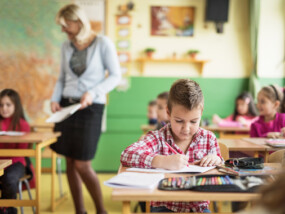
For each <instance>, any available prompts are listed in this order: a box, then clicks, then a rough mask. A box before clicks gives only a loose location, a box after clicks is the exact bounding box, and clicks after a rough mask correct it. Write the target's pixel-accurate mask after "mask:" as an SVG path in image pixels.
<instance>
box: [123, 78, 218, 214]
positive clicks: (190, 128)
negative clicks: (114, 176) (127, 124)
mask: <svg viewBox="0 0 285 214" xmlns="http://www.w3.org/2000/svg"><path fill="white" fill-rule="evenodd" d="M203 108H204V97H203V94H202V90H201V88H200V86H199V85H198V84H197V83H196V82H195V81H193V80H189V79H180V80H177V81H176V82H174V84H173V85H172V86H171V89H170V92H169V99H168V104H167V115H168V117H169V121H170V122H169V123H168V124H167V125H166V126H164V127H163V128H161V129H160V130H156V131H150V132H148V134H147V135H145V136H144V137H143V138H142V139H140V140H139V141H138V142H136V143H134V144H132V145H130V146H129V147H127V148H126V149H125V150H124V151H123V152H122V154H121V163H122V165H123V166H127V167H138V168H163V169H169V170H176V169H181V168H183V167H185V166H187V164H188V163H192V164H193V163H194V162H195V164H199V165H200V166H214V165H219V164H221V163H222V160H223V159H222V157H221V154H220V148H219V146H218V143H217V139H216V137H215V135H214V134H213V133H212V132H210V131H207V130H205V129H202V128H200V127H199V124H200V120H201V117H202V113H203ZM169 146H170V147H172V148H169ZM174 151H175V152H174ZM208 206H209V202H208V201H201V202H178V201H168V202H163V201H153V202H151V211H152V212H173V211H174V212H202V213H203V212H204V213H206V212H210V211H209V208H208Z"/></svg>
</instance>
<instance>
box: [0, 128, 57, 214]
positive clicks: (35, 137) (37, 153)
mask: <svg viewBox="0 0 285 214" xmlns="http://www.w3.org/2000/svg"><path fill="white" fill-rule="evenodd" d="M59 136H60V133H59V132H57V133H52V132H49V133H44V132H31V133H27V134H25V135H23V136H4V135H1V136H0V143H30V144H35V145H36V146H35V149H0V156H2V157H3V156H4V157H5V156H7V154H9V156H11V157H18V156H24V157H35V161H36V166H35V176H36V197H35V199H34V200H17V199H1V200H0V207H1V206H5V207H10V206H35V207H36V213H40V191H41V182H40V181H41V158H42V156H41V150H42V148H44V147H46V146H49V145H51V144H53V143H54V142H56V140H57V137H59ZM51 158H52V171H53V174H54V175H55V174H56V171H55V170H56V169H55V161H56V155H55V153H54V152H53V153H52V157H51ZM54 180H55V176H54V177H53V176H52V182H51V190H52V194H51V203H52V204H53V203H54V201H55V197H54V195H55V194H54V189H55V182H54Z"/></svg>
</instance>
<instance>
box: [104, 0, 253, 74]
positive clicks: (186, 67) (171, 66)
mask: <svg viewBox="0 0 285 214" xmlns="http://www.w3.org/2000/svg"><path fill="white" fill-rule="evenodd" d="M132 2H133V3H134V4H135V9H134V11H133V12H131V13H130V15H131V16H132V23H131V26H132V33H131V55H132V59H134V60H135V59H137V58H138V57H140V56H142V51H143V50H144V49H145V48H146V47H154V48H155V49H156V50H157V51H156V53H155V58H171V56H172V54H173V52H175V53H176V55H177V58H183V57H185V53H186V52H187V51H188V50H189V49H198V50H200V51H201V53H200V54H199V58H202V59H208V60H210V62H209V63H207V64H206V66H205V70H204V73H203V77H215V78H240V77H246V76H248V74H249V71H250V46H249V28H248V20H249V19H248V9H249V8H248V0H239V1H230V6H229V21H228V22H227V23H225V24H224V33H222V34H217V33H216V29H215V25H214V23H213V22H208V23H205V21H204V17H205V6H206V5H205V3H206V1H205V0H175V1H170V0H167V1H165V0H156V1H155V2H154V1H151V0H144V1H140V0H134V1H132ZM120 4H122V2H120V1H117V0H109V1H108V14H109V16H108V23H109V24H108V35H109V36H110V37H111V38H113V40H115V39H116V22H115V15H116V14H118V12H117V8H118V5H120ZM164 5H165V6H192V7H195V22H194V36H193V37H162V36H150V7H151V6H164ZM197 69H199V66H197V65H194V64H189V63H148V64H147V65H146V69H145V73H144V75H143V76H156V77H163V76H165V77H177V76H191V77H193V76H194V77H197V76H199V73H198V72H197ZM131 72H132V75H133V76H139V75H140V74H139V64H138V63H135V62H134V63H132V71H131Z"/></svg>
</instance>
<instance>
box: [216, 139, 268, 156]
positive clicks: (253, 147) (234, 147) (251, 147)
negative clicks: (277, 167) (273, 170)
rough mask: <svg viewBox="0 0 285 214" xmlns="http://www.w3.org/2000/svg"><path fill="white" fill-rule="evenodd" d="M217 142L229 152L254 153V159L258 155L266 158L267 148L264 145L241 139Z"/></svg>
mask: <svg viewBox="0 0 285 214" xmlns="http://www.w3.org/2000/svg"><path fill="white" fill-rule="evenodd" d="M218 142H219V143H223V144H225V145H226V146H227V147H228V149H229V151H236V152H254V157H258V156H259V154H262V155H264V156H267V148H266V146H264V145H258V144H255V143H252V142H249V141H245V140H243V139H218Z"/></svg>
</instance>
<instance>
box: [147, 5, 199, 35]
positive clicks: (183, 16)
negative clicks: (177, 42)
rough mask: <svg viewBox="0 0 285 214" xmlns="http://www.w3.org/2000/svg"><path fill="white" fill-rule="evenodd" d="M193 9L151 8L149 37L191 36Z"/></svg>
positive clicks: (192, 31) (192, 32)
mask: <svg viewBox="0 0 285 214" xmlns="http://www.w3.org/2000/svg"><path fill="white" fill-rule="evenodd" d="M194 15H195V8H194V7H169V6H152V7H151V35H153V36H193V35H194Z"/></svg>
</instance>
